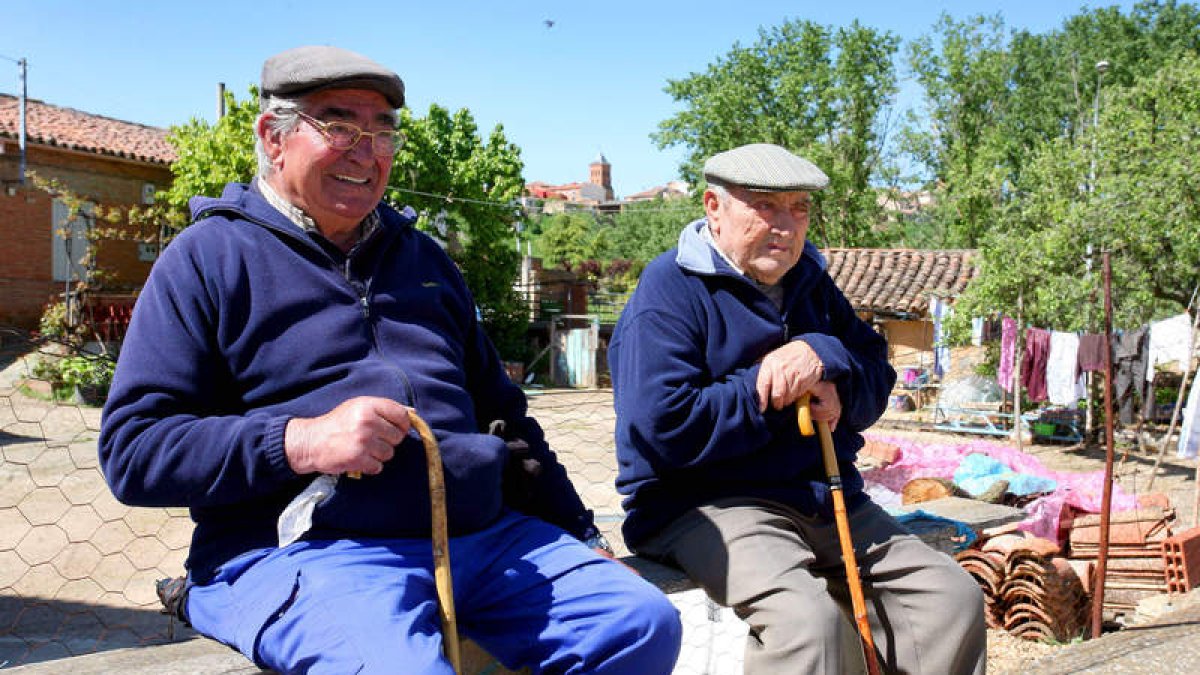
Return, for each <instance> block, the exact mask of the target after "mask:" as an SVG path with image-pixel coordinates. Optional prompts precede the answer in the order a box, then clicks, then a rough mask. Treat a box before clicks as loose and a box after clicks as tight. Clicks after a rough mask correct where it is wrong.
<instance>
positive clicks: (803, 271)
mask: <svg viewBox="0 0 1200 675" xmlns="http://www.w3.org/2000/svg"><path fill="white" fill-rule="evenodd" d="M707 227H708V219H707V218H700V219H699V220H694V221H692V222H690V223H688V225H687V227H685V228H683V231H682V232H680V233H679V245H678V248H677V249H676V253H675V262H676V264H678V265H679V266H680V267H682V268H683V269H685V270H688V271H689V272H693V273H695V274H701V275H706V276H713V275H724V276H732V277H736V278H739V279H743V280H745V281H746V282H747V283H753V280H751V279H750V278H749V277H747V276H745V275H744V274H742V273H740V272H738V271H737V270H736V269H734V268H733V266H732V265H730V264H729V263H728V262H726V261H725V258H724V256H722V255H721V253H720V252H719V251H717V250H716V244H715V243H711V242H710V240H709V239H708V238H706V237H705V236H704V229H706V228H707ZM828 267H829V264H828V263H827V262H826V261H825V256H824V255H822V254H821V251H820V249H818V248H817V247H816V246H815V245H813V243H812V242H811V241H808V240H805V242H804V251H803V252H802V253H801V254H800V260H798V261H797V262H796V265H795V266H794V267H792V269H790V270H788V273H787V274H786V275H784V277H783V280H782V281H781V282H780V283H782V284H784V285H785V286H793V285H798V284H801V283H803V282H804V281H807V280H808V279H809V278H810V277H812V276H813V275H816V274H820V273H822V272H824V271H825V270H826V269H827V268H828Z"/></svg>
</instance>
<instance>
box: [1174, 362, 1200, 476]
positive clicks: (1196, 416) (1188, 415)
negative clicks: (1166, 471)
mask: <svg viewBox="0 0 1200 675" xmlns="http://www.w3.org/2000/svg"><path fill="white" fill-rule="evenodd" d="M1198 392H1200V387H1197V386H1196V381H1195V380H1194V379H1193V380H1192V391H1191V393H1189V394H1188V399H1187V406H1185V407H1184V409H1183V425H1182V426H1180V427H1179V453H1178V454H1179V457H1180V458H1182V459H1191V458H1193V457H1195V456H1196V454H1197V450H1198V449H1200V393H1198Z"/></svg>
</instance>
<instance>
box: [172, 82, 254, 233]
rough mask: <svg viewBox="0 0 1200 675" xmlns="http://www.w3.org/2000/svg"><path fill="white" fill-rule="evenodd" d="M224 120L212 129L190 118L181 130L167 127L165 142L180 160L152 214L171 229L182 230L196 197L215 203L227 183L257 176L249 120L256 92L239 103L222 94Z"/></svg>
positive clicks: (231, 94)
mask: <svg viewBox="0 0 1200 675" xmlns="http://www.w3.org/2000/svg"><path fill="white" fill-rule="evenodd" d="M225 111H226V112H225V116H224V117H222V118H221V119H219V120H217V122H216V123H215V124H209V123H208V122H206V121H204V120H201V119H198V118H195V117H193V118H192V119H191V120H189V121H188V122H187V123H186V124H184V125H182V126H174V127H171V131H170V133H169V135H168V136H167V141H168V142H170V144H171V145H172V146H174V147H175V151H176V152H177V153H178V155H179V158H178V159H176V160H175V163H174V164H172V165H171V173H172V176H173V178H172V180H171V187H170V188H168V189H167V190H164V191H161V192H160V193H159V194H158V196H157V199H156V202H158V203H161V204H163V205H164V207H165V211H157V212H156V214H161V215H162V216H163V217H165V218H166V219H167V221H168V223H169V224H170V225H173V226H175V227H177V228H182V227H184V226H186V225H187V224H188V222H189V219H190V213H189V212H188V205H187V203H188V199H191V198H192V197H194V196H196V195H204V196H207V197H219V196H221V191H222V190H223V189H224V188H225V184H226V183H247V182H249V181H250V179H251V178H253V177H254V175H255V173H256V172H257V171H258V163H257V160H256V159H255V157H254V120H255V119H256V118H257V117H258V88H257V87H253V86H252V87H250V93H249V96H248V97H247V98H246V99H245V100H243V101H238V100H237V97H235V96H234V95H233V92H230V91H226V92H225Z"/></svg>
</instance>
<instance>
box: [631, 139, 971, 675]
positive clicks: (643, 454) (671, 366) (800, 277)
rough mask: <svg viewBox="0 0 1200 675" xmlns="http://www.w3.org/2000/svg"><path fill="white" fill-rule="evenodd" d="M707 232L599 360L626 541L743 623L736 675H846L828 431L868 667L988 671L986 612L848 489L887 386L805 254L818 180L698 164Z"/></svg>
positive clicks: (821, 268) (845, 613) (832, 289)
mask: <svg viewBox="0 0 1200 675" xmlns="http://www.w3.org/2000/svg"><path fill="white" fill-rule="evenodd" d="M704 176H705V178H706V180H707V182H708V187H707V189H706V190H705V191H704V212H705V218H703V219H701V220H698V221H696V222H694V223H692V224H690V225H688V226H687V227H685V228H684V230H683V233H682V234H681V235H680V237H679V246H678V248H676V249H675V250H672V251H668V252H667V253H664V254H663V255H661V256H659V257H658V258H656V259H655V260H654V261H653V262H651V263H650V265H649V266H647V267H646V270H645V272H643V274H642V278H641V281H640V282H639V283H638V287H637V291H636V292H635V293H634V294H633V297H632V298H631V299H630V301H629V304H628V306H626V308H625V311H624V313H623V314H622V316H621V319H620V321H619V322H618V323H617V327H616V330H615V332H614V333H613V339H612V341H611V343H610V346H609V364H610V366H611V368H612V379H613V390H614V394H615V399H616V413H617V459H618V463H619V473H618V476H617V488H618V490H619V491H620V492H621V493H622V494H624V495H625V501H624V506H625V510H626V511H627V513H628V515H627V518H626V520H625V524H624V533H625V540H626V543H628V544H629V546H630V547H631V548H632V549H633V550H635V551H637V552H638V553H639V554H642V555H644V556H648V557H652V558H656V559H660V560H663V561H666V562H668V563H672V564H675V565H677V566H679V567H681V568H682V569H683V570H684V571H685V572H686V573H687V574H688V575H689V576H690V577H692V578H693V579H694V580H696V582H697V583H698V584H699V585H700V586H702V587H703V588H704V589H705V591H707V592H708V594H709V596H710V597H712V599H713V600H714V601H716V602H718V603H720V604H722V605H725V606H728V607H732V608H733V609H734V611H735V612H737V614H738V615H739V616H740V617H742V618H743V619H744V620H745V621H746V622H747V623H748V624H749V625H750V635H749V638H748V639H747V643H746V660H745V667H746V672H747V673H764V674H771V675H774V674H775V673H829V674H831V675H832V674H839V673H845V672H853V671H854V670H856V669H859V668H862V667H863V659H862V656H861V654H855V653H854V650H855V649H857V646H856V645H857V639H856V637H855V629H854V627H853V625H852V623H851V622H850V620H849V619H848V617H849V616H850V615H851V613H852V612H851V608H850V600H849V591H848V589H847V584H846V576H845V569H844V566H843V564H842V560H841V551H840V548H839V543H838V537H837V533H836V529H835V525H834V523H833V514H832V506H831V503H830V499H829V488H828V485H827V484H826V482H825V476H824V468H823V464H822V461H821V452H820V448H819V445H818V441H817V440H816V437H815V436H812V437H803V436H801V435H800V434H799V431H798V429H797V424H796V412H795V406H794V404H795V402H796V401H797V399H799V398H800V397H801V396H802V395H804V394H810V395H811V396H812V397H813V398H812V400H813V403H812V413H813V417H814V418H815V419H817V420H824V421H827V422H829V424H830V426H831V427H833V429H834V433H833V438H834V443H835V446H836V449H837V456H838V460H839V464H840V465H841V475H842V477H843V479H844V486H845V492H846V495H847V503H848V509H849V510H850V523H851V528H850V529H851V531H852V532H853V536H854V545H855V550H856V552H857V556H858V561H859V563H860V566H861V572H862V580H863V585H864V587H865V588H864V590H865V594H866V599H867V606H868V609H869V614H870V622H871V626H872V628H873V630H872V634H873V636H874V637H875V641H876V644H877V647H878V650H879V654H878V656H879V661H880V663H881V665H882V666H883V667H884V668H885V669H886V670H888V671H891V672H903V673H930V674H935V673H936V674H939V675H940V674H945V673H972V672H974V673H982V672H983V671H984V663H985V656H986V632H985V628H984V622H983V597H982V594H981V592H980V589H979V587H978V586H977V585H976V584H975V582H974V581H973V580H972V579H971V577H970V576H969V575H967V574H966V573H965V572H963V570H962V569H960V568H959V567H958V565H957V564H956V563H955V562H954V561H953V560H951V559H950V558H949V557H947V556H945V555H943V554H941V553H939V552H937V551H935V550H933V549H931V548H929V547H928V546H926V545H925V544H924V543H922V542H921V541H920V540H919V539H917V538H916V537H914V536H912V535H911V534H909V533H908V532H906V531H905V530H904V528H903V527H902V526H901V525H899V524H898V523H897V522H896V521H895V519H893V518H892V517H890V516H889V515H888V514H887V513H886V512H884V511H883V510H882V509H881V508H880V507H879V506H877V505H876V504H874V503H873V502H871V501H870V499H868V497H867V496H866V495H865V494H864V493H863V492H862V486H863V484H862V478H861V476H860V475H859V473H858V471H856V470H855V468H854V457H855V454H856V453H857V451H858V450H859V449H860V448H861V447H862V445H863V438H862V436H861V433H860V432H862V431H863V430H864V429H866V428H867V427H868V426H870V425H871V424H872V423H874V422H875V421H876V420H877V419H878V418H879V416H880V415H882V414H883V411H884V409H885V407H886V403H887V397H888V393H889V391H890V390H891V387H892V384H893V383H894V382H895V379H896V375H895V372H894V371H893V370H892V368H891V367H890V366H889V365H888V362H887V345H886V343H885V341H884V339H883V338H882V337H880V336H879V335H878V334H876V333H875V331H873V330H872V329H871V327H870V326H869V325H867V324H866V323H864V322H863V321H862V320H860V319H859V318H858V317H857V316H856V315H855V313H854V309H853V308H852V307H851V306H850V303H849V302H847V300H846V298H845V296H844V295H843V294H842V293H841V291H839V290H838V288H837V287H836V286H835V285H834V283H833V280H832V279H831V278H830V277H829V274H828V273H826V271H825V260H824V258H823V257H822V256H821V253H820V252H819V251H818V250H817V249H816V247H814V246H813V245H812V244H811V243H809V242H808V241H806V236H807V232H808V222H809V209H810V208H811V198H810V193H811V192H813V191H815V190H820V189H822V188H824V187H826V186H827V185H828V183H829V179H828V178H827V177H826V176H825V174H824V173H823V172H822V171H821V170H820V169H818V168H817V167H816V166H814V165H813V164H812V163H810V162H809V161H807V160H805V159H803V158H801V157H798V156H796V155H794V154H792V153H791V152H789V151H787V150H785V149H784V148H781V147H779V146H776V145H767V144H754V145H747V146H742V147H739V148H735V149H733V150H729V151H727V152H723V153H720V154H718V155H715V156H713V157H712V158H710V159H709V160H708V162H706V164H705V166H704Z"/></svg>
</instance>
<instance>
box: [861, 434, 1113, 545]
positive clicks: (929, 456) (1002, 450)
mask: <svg viewBox="0 0 1200 675" xmlns="http://www.w3.org/2000/svg"><path fill="white" fill-rule="evenodd" d="M867 435H868V437H870V438H871V439H873V440H877V441H881V442H884V443H890V444H892V445H895V446H897V447H898V448H900V457H899V459H898V460H897V461H896V462H895V463H893V464H889V465H888V466H886V467H881V468H877V469H871V470H869V471H864V472H863V474H862V475H863V480H865V481H866V482H867V483H868V484H871V483H874V484H878V485H882V486H883V487H886V488H888V489H889V490H892V491H894V492H900V491H901V490H902V489H903V488H904V485H905V484H906V483H908V481H910V480H912V479H914V478H945V479H948V480H952V479H953V478H954V470H955V469H957V468H958V465H959V462H961V461H962V459H963V457H966V456H967V455H969V454H971V453H976V452H977V453H982V454H985V455H987V456H989V457H991V458H992V459H995V460H996V461H998V462H1002V463H1003V464H1005V465H1007V466H1008V467H1009V468H1011V469H1012V470H1013V471H1015V472H1017V473H1027V474H1032V475H1035V476H1042V477H1045V478H1050V479H1053V480H1055V481H1057V482H1058V489H1057V490H1055V491H1054V492H1052V493H1050V494H1048V495H1046V496H1044V497H1038V498H1037V499H1035V500H1033V501H1032V502H1030V503H1029V504H1026V505H1025V507H1024V511H1025V513H1026V514H1027V517H1026V518H1025V520H1023V521H1021V522H1020V524H1019V525H1018V527H1019V528H1020V529H1022V530H1024V531H1026V532H1029V533H1030V534H1033V535H1034V536H1038V537H1042V538H1044V539H1049V540H1050V541H1054V542H1058V543H1059V544H1060V545H1062V544H1063V543H1065V542H1063V541H1061V540H1060V539H1059V536H1058V528H1059V522H1058V521H1059V517H1060V516H1061V515H1062V509H1063V505H1064V504H1068V505H1070V506H1072V507H1074V508H1076V509H1079V510H1080V511H1086V512H1088V513H1099V512H1100V504H1101V500H1102V498H1103V494H1104V472H1103V471H1090V472H1086V473H1068V472H1062V471H1052V470H1050V469H1047V468H1046V467H1045V466H1043V465H1042V463H1041V462H1040V461H1039V460H1038V459H1037V458H1036V457H1033V456H1031V455H1028V454H1025V453H1023V452H1017V450H1016V448H1013V447H1010V446H1008V445H1004V444H1002V443H996V442H993V441H982V440H964V441H963V442H962V443H955V444H933V443H921V442H918V441H915V440H913V439H911V438H897V437H892V436H885V435H880V434H875V433H869V434H867ZM1136 508H1137V498H1136V497H1134V496H1133V495H1130V494H1128V493H1126V492H1125V491H1124V490H1122V489H1121V486H1120V485H1116V484H1114V485H1113V493H1112V511H1114V512H1116V511H1128V510H1131V509H1136Z"/></svg>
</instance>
